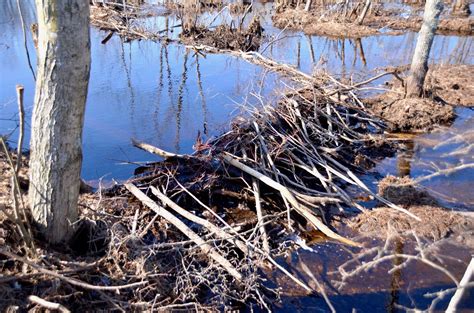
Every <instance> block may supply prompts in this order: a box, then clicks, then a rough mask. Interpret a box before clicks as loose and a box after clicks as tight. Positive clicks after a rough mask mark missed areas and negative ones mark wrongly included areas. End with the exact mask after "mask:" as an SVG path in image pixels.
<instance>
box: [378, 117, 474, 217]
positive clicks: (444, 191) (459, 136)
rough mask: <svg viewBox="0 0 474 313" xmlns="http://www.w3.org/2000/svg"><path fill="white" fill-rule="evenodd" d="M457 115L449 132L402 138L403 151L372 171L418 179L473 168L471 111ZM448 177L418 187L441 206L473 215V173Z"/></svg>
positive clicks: (464, 172)
mask: <svg viewBox="0 0 474 313" xmlns="http://www.w3.org/2000/svg"><path fill="white" fill-rule="evenodd" d="M456 113H457V115H458V118H457V120H456V121H455V123H454V125H453V126H452V127H450V128H440V129H438V130H436V131H434V132H433V133H431V134H424V135H419V136H413V135H411V136H409V137H408V138H402V140H403V142H404V145H405V147H406V148H405V149H404V151H401V152H399V153H398V155H397V156H395V157H393V158H387V159H385V160H383V161H382V162H380V163H379V164H378V165H377V167H376V168H375V170H376V171H377V172H379V173H381V174H382V175H388V174H391V175H398V176H410V177H414V178H420V177H423V176H427V175H430V174H432V173H435V172H437V171H439V170H443V169H449V168H455V167H459V166H461V165H463V164H472V163H473V162H474V155H473V154H472V148H473V147H474V111H473V110H472V109H470V108H458V109H457V110H456ZM405 137H407V136H405ZM448 174H449V175H439V176H436V177H433V178H431V179H429V180H424V181H421V183H420V184H421V185H422V186H423V187H425V188H426V189H427V191H428V192H429V193H431V194H432V195H433V196H434V197H435V198H436V199H438V200H440V201H441V203H442V204H443V205H444V206H447V207H451V208H453V209H462V210H471V211H472V209H473V208H474V193H473V192H472V186H471V185H472V184H471V183H472V181H473V180H474V169H473V168H464V169H462V170H458V171H453V172H452V173H448Z"/></svg>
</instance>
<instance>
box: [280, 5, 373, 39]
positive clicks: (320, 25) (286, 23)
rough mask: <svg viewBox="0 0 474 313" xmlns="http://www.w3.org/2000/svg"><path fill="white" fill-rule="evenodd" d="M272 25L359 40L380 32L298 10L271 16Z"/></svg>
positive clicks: (310, 33)
mask: <svg viewBox="0 0 474 313" xmlns="http://www.w3.org/2000/svg"><path fill="white" fill-rule="evenodd" d="M272 21H273V25H274V26H275V27H278V28H281V29H289V30H300V31H303V32H304V33H305V34H308V35H318V36H327V37H332V38H361V37H366V36H373V35H377V34H379V33H380V32H379V31H378V30H377V29H376V28H373V27H369V26H366V25H358V24H357V23H353V22H350V21H337V19H334V18H331V17H324V15H321V14H319V13H317V12H306V11H303V10H299V9H285V10H284V11H283V12H276V13H275V14H274V15H273V16H272Z"/></svg>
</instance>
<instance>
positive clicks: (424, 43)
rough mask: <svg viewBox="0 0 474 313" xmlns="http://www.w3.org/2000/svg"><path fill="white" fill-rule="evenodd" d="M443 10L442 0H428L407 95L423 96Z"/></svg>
mask: <svg viewBox="0 0 474 313" xmlns="http://www.w3.org/2000/svg"><path fill="white" fill-rule="evenodd" d="M442 10H443V1H442V0H427V1H426V4H425V12H424V15H423V25H422V26H421V29H420V32H419V33H418V40H417V42H416V47H415V53H414V54H413V60H412V62H411V67H410V75H409V76H408V80H407V97H409V98H413V97H421V95H422V93H423V84H424V82H425V77H426V73H427V72H428V59H429V56H430V50H431V46H432V44H433V39H434V36H435V32H436V28H437V27H438V22H439V16H440V14H441V11H442Z"/></svg>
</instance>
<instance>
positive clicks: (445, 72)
mask: <svg viewBox="0 0 474 313" xmlns="http://www.w3.org/2000/svg"><path fill="white" fill-rule="evenodd" d="M407 68H408V67H405V68H404V69H402V67H401V68H400V69H398V70H397V71H398V72H400V71H402V72H403V71H404V70H406V69H407ZM403 75H407V72H404V73H402V74H401V76H402V79H404V78H403ZM473 75H474V66H472V65H442V66H436V65H433V66H431V67H430V68H429V70H428V73H427V77H426V79H425V83H424V92H423V93H424V97H423V98H404V95H405V90H404V87H403V86H402V84H401V82H400V80H399V79H395V78H394V79H393V80H392V81H390V82H387V83H386V85H388V86H389V87H390V88H391V90H390V91H389V92H386V93H383V94H380V95H377V96H375V97H371V98H367V99H366V102H367V105H368V107H369V109H370V110H371V111H372V112H373V113H374V114H375V115H377V116H379V117H381V118H383V119H384V120H386V121H387V122H388V125H389V129H390V130H391V131H401V132H411V131H429V130H432V129H434V128H435V127H437V126H439V125H449V124H450V123H452V121H453V120H454V118H455V114H454V109H453V106H473V105H474V85H473V83H472V79H471V77H473Z"/></svg>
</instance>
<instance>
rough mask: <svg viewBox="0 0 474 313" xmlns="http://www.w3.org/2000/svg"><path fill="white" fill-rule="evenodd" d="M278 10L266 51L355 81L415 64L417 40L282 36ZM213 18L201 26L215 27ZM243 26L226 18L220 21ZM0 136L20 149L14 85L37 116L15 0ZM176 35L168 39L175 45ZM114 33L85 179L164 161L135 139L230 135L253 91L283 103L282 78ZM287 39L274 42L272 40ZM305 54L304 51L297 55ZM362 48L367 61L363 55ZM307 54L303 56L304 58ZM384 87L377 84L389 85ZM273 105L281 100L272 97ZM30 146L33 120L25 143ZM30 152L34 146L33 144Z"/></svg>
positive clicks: (157, 141) (89, 132)
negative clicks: (21, 87) (235, 118)
mask: <svg viewBox="0 0 474 313" xmlns="http://www.w3.org/2000/svg"><path fill="white" fill-rule="evenodd" d="M32 3H33V1H31V0H29V1H22V9H23V11H24V12H23V13H24V15H25V21H26V24H27V27H28V29H29V25H30V24H31V23H32V22H33V21H34V20H35V10H34V5H33V4H32ZM271 11H272V4H271V3H266V4H258V3H257V4H256V5H255V9H254V10H253V11H252V13H251V14H250V15H249V16H250V17H251V15H252V14H260V15H261V16H262V22H263V26H264V28H265V30H266V32H267V34H268V38H267V40H266V42H265V43H264V44H263V45H262V47H261V52H262V53H263V54H264V55H266V56H268V57H271V58H274V59H276V60H278V61H281V62H285V63H289V64H292V65H294V66H295V67H297V68H299V69H300V70H302V71H304V72H307V73H311V72H313V71H317V70H329V71H330V72H331V73H333V74H334V75H335V76H338V77H344V78H346V79H351V78H352V79H354V80H358V79H362V78H364V77H368V76H370V75H373V74H374V73H376V72H377V70H378V69H380V68H383V67H385V66H388V65H401V64H407V63H409V62H410V57H411V55H412V53H413V49H414V45H415V40H416V34H414V33H407V34H404V35H400V36H385V35H383V36H375V37H368V38H362V39H361V40H360V41H359V42H356V41H355V40H349V39H346V40H333V39H328V38H324V37H317V36H305V35H303V34H301V33H298V32H291V31H285V32H280V30H278V29H275V28H274V27H273V26H272V25H271V19H270V15H269V13H271ZM216 13H217V12H214V13H206V14H204V15H203V16H202V17H200V19H201V20H202V21H204V22H206V21H207V22H210V20H212V18H213V16H214V14H216ZM231 19H233V20H237V19H238V17H236V16H234V15H230V14H221V16H219V18H218V19H217V20H216V22H215V24H216V23H219V22H222V21H223V20H226V21H230V20H231ZM166 20H168V25H170V26H171V25H176V24H177V23H179V21H178V20H177V19H176V18H175V17H173V16H155V17H150V18H147V19H146V20H144V21H143V23H144V25H146V27H148V28H150V29H151V30H161V29H164V28H165V25H166ZM0 27H1V30H2V31H1V32H0V134H11V136H10V144H11V145H12V146H14V145H15V142H16V138H17V133H16V131H15V129H16V127H17V105H16V95H15V85H16V84H22V85H24V86H25V106H26V109H27V121H29V120H30V118H31V111H32V104H33V97H34V81H33V77H32V74H31V71H30V69H29V67H28V63H27V58H26V53H25V49H24V47H23V39H22V38H23V37H22V28H21V23H20V19H19V15H18V10H17V7H16V1H14V0H6V1H4V2H3V3H2V5H1V6H0ZM179 30H180V29H179V28H176V29H175V30H174V32H173V33H168V35H169V36H170V37H171V38H176V37H177V34H178V33H179ZM106 35H107V33H106V32H103V31H100V30H97V29H95V28H91V44H92V49H91V53H92V69H91V78H90V83H89V94H88V99H87V108H86V116H85V125H84V136H83V147H84V149H83V152H84V161H83V170H82V176H83V177H84V178H85V179H86V180H97V179H99V178H101V177H104V176H105V177H104V179H105V180H111V179H113V178H114V179H126V178H128V177H130V175H131V174H132V172H133V168H134V167H135V166H134V165H132V164H129V162H142V161H153V160H156V157H154V156H152V155H150V154H147V153H145V152H142V151H140V150H138V149H136V148H134V147H132V146H131V144H130V140H131V138H136V139H139V140H143V141H146V142H148V143H151V144H153V145H157V146H160V147H161V148H163V149H166V150H169V151H176V152H181V153H188V152H191V151H192V145H193V143H194V141H195V138H196V136H197V133H198V131H200V132H201V133H202V134H204V137H205V138H209V137H211V136H215V135H218V134H219V133H220V132H222V131H224V130H225V129H226V128H227V127H228V125H229V121H230V120H231V119H232V116H235V114H238V113H239V111H240V106H241V105H242V104H244V103H246V102H247V105H248V103H250V104H255V103H258V100H257V99H255V98H253V97H252V96H251V95H250V92H251V91H253V92H255V93H260V94H262V95H264V99H265V101H267V102H272V101H273V102H274V99H275V97H276V95H277V92H278V91H281V90H282V89H283V86H284V85H283V84H281V83H280V79H279V78H278V76H276V75H271V74H268V73H267V72H266V71H265V70H264V69H262V68H260V67H258V66H256V65H252V64H249V63H247V62H245V61H243V60H241V59H238V58H235V57H231V56H228V55H222V54H221V55H207V56H206V57H205V58H203V57H202V56H198V55H196V54H195V53H194V52H193V51H187V50H186V49H185V48H184V47H183V46H181V45H179V44H169V45H167V46H164V45H162V44H160V43H155V42H150V41H133V42H131V43H125V42H123V41H122V40H121V39H120V38H119V37H118V36H116V35H114V37H112V39H111V40H110V41H109V42H108V43H107V44H105V45H103V44H101V43H100V41H101V40H102V39H103V38H104V37H105V36H106ZM275 38H279V40H276V41H274V43H273V44H271V45H268V43H269V42H271V41H273V39H275ZM27 39H28V48H29V52H30V55H31V59H32V60H31V61H32V63H33V68H35V63H36V62H35V58H36V56H35V49H34V47H33V44H32V41H31V35H30V33H29V31H28V33H27ZM472 41H473V39H472V37H453V36H437V37H436V38H435V43H434V47H433V50H432V55H431V56H432V62H437V63H439V62H445V63H446V62H449V63H469V64H472V63H473V57H474V56H473V53H472V48H471V47H472ZM298 50H299V52H298ZM361 51H363V54H364V57H362V53H361ZM298 55H299V57H298ZM381 82H383V79H382V80H379V81H378V82H376V83H381ZM272 99H273V100H272ZM28 140H29V123H28V125H27V133H26V140H25V142H26V143H27V142H28ZM26 148H27V147H26Z"/></svg>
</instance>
